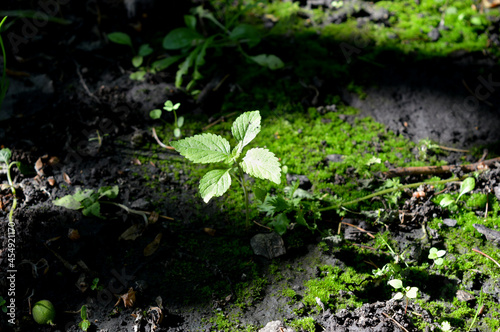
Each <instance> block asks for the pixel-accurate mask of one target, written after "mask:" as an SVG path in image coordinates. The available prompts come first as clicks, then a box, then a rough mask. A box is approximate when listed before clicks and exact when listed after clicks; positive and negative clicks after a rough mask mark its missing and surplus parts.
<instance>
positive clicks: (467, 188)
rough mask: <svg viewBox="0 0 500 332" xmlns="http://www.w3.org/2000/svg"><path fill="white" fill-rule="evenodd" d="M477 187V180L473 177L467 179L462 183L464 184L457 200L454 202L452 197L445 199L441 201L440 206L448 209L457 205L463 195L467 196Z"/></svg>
mask: <svg viewBox="0 0 500 332" xmlns="http://www.w3.org/2000/svg"><path fill="white" fill-rule="evenodd" d="M475 186H476V180H474V178H473V177H470V178H467V179H465V180H464V181H462V184H461V185H460V193H459V195H458V197H457V199H456V200H453V199H452V198H450V197H445V198H443V199H442V200H441V202H439V205H441V207H447V206H449V205H451V204H457V203H458V200H459V199H460V197H462V195H464V194H467V193H468V192H471V191H472V190H474V187H475Z"/></svg>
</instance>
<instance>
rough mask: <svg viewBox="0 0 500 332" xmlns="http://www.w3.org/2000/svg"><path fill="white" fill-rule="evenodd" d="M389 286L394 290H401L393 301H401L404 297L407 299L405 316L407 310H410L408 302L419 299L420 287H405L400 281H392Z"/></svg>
mask: <svg viewBox="0 0 500 332" xmlns="http://www.w3.org/2000/svg"><path fill="white" fill-rule="evenodd" d="M387 283H388V284H389V285H391V286H392V287H393V288H394V289H396V290H399V291H398V292H397V293H396V295H394V297H393V298H392V299H393V300H401V299H402V298H403V297H406V307H405V314H406V309H408V300H409V299H416V298H417V295H418V294H417V292H418V287H410V286H407V287H404V286H403V282H402V281H401V280H400V279H392V280H389V281H388V282H387Z"/></svg>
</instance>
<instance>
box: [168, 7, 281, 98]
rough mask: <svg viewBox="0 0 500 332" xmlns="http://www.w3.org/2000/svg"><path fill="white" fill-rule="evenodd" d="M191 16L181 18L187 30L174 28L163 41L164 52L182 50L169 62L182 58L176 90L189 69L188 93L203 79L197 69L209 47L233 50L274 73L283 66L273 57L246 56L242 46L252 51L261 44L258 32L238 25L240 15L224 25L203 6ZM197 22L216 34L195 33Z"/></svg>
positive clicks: (250, 27) (266, 55)
mask: <svg viewBox="0 0 500 332" xmlns="http://www.w3.org/2000/svg"><path fill="white" fill-rule="evenodd" d="M244 11H245V9H241V10H240V11H239V15H241V13H242V12H244ZM192 13H193V15H186V16H184V22H185V24H186V27H181V28H176V29H174V30H172V31H170V32H169V33H168V34H167V35H166V36H165V38H163V43H162V45H163V48H164V49H166V50H180V51H181V54H180V55H179V56H176V57H174V58H173V59H172V60H171V61H173V62H172V63H175V62H177V61H179V60H181V59H184V60H183V61H182V62H181V64H180V65H179V69H178V70H177V74H176V79H175V85H176V86H177V87H180V86H181V85H182V82H183V76H184V75H186V74H188V73H189V71H190V69H191V68H192V76H191V81H190V83H188V84H187V88H188V90H189V89H190V88H191V87H192V86H193V85H194V83H195V82H196V81H197V80H199V79H201V78H202V77H203V76H202V74H201V73H200V68H201V67H202V66H203V65H204V64H205V61H206V60H205V57H206V55H207V50H208V49H210V48H215V49H220V48H228V47H236V49H237V50H238V52H239V53H240V54H242V55H243V56H244V57H245V58H247V59H249V60H250V61H253V62H254V63H257V64H259V65H261V66H263V67H267V68H269V69H271V70H275V69H279V68H282V67H283V66H284V64H283V62H282V61H281V60H280V59H279V58H278V57H277V56H275V55H272V54H259V55H256V56H250V55H247V53H246V52H245V51H244V49H243V47H242V46H243V45H246V46H247V47H248V48H252V47H254V46H256V45H257V44H259V43H260V41H261V39H262V36H261V33H260V31H259V30H258V29H257V28H255V27H254V26H252V25H249V24H244V23H242V24H237V23H236V19H237V17H238V16H239V15H235V17H233V19H231V20H226V21H225V22H224V23H225V25H224V24H222V23H221V22H220V21H219V20H217V19H216V18H215V15H214V14H213V13H212V12H210V11H209V10H207V9H205V8H203V7H202V6H198V7H196V8H194V9H193V11H192ZM197 20H200V21H203V20H206V21H205V22H206V23H208V22H211V23H212V24H213V25H214V26H215V27H217V29H218V32H216V33H214V34H211V35H209V36H208V37H205V36H204V35H203V34H202V33H200V32H198V31H197V24H196V23H197ZM167 59H168V58H167Z"/></svg>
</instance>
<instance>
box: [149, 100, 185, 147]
mask: <svg viewBox="0 0 500 332" xmlns="http://www.w3.org/2000/svg"><path fill="white" fill-rule="evenodd" d="M180 106H181V104H180V103H177V104H174V103H172V101H171V100H167V101H166V102H165V104H164V105H163V109H164V110H165V111H167V112H173V113H174V126H175V129H174V136H175V137H176V138H179V137H181V127H182V126H183V125H184V117H183V116H180V117H177V113H176V112H175V111H176V110H177V109H178V108H179V107H180ZM161 115H162V110H161V109H154V110H152V111H151V112H149V116H150V117H151V119H154V120H157V119H161Z"/></svg>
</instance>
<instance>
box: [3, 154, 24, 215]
mask: <svg viewBox="0 0 500 332" xmlns="http://www.w3.org/2000/svg"><path fill="white" fill-rule="evenodd" d="M11 156H12V152H11V151H10V149H7V148H4V149H2V150H0V166H2V164H5V166H6V167H7V181H8V183H7V184H2V189H5V188H10V191H11V192H12V197H13V200H12V207H11V208H10V212H9V223H12V220H13V219H12V217H13V215H14V211H15V210H16V207H17V196H16V188H15V186H14V182H12V177H11V174H10V169H11V168H12V166H16V167H17V168H18V169H19V167H20V166H21V163H20V162H18V161H13V162H11V163H9V160H10V157H11ZM2 168H3V167H2Z"/></svg>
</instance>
